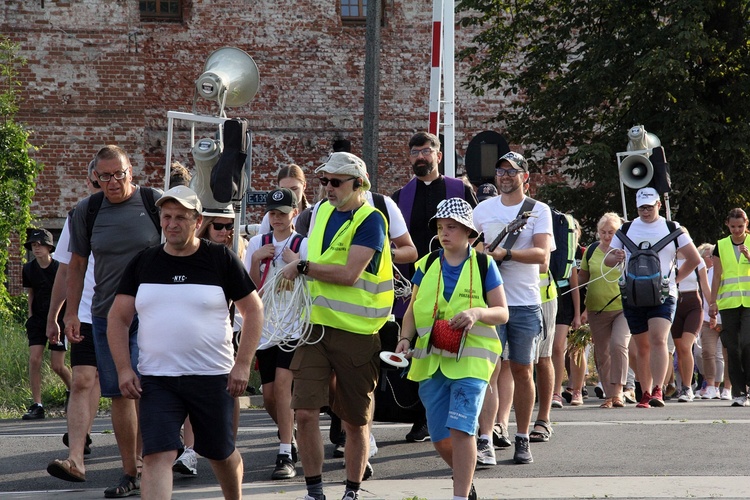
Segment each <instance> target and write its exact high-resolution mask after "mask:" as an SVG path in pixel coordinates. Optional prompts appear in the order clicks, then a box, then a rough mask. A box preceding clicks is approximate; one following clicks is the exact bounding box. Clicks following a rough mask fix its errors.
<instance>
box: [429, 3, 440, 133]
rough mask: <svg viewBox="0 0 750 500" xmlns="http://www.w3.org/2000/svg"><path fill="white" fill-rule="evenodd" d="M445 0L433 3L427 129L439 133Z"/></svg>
mask: <svg viewBox="0 0 750 500" xmlns="http://www.w3.org/2000/svg"><path fill="white" fill-rule="evenodd" d="M442 43H443V0H433V4H432V57H431V58H430V61H431V65H432V69H431V71H430V118H429V126H428V128H427V130H428V131H429V132H430V133H431V134H435V135H438V133H439V129H440V83H441V82H440V79H441V77H442V71H441V70H442V67H441V65H442V62H443V55H442V48H443V47H442Z"/></svg>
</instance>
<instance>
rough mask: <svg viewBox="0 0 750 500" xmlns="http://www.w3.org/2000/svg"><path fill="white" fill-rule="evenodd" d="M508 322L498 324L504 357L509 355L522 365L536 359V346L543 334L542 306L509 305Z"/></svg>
mask: <svg viewBox="0 0 750 500" xmlns="http://www.w3.org/2000/svg"><path fill="white" fill-rule="evenodd" d="M508 312H509V313H510V316H509V318H508V322H507V323H505V324H504V325H498V326H497V335H498V337H500V342H502V344H503V359H506V357H505V354H506V351H507V354H508V357H507V359H510V360H511V361H513V362H515V363H518V364H520V365H530V364H532V363H533V362H534V361H535V360H536V347H537V343H538V342H539V340H540V336H541V334H542V306H540V305H539V304H536V305H533V306H508Z"/></svg>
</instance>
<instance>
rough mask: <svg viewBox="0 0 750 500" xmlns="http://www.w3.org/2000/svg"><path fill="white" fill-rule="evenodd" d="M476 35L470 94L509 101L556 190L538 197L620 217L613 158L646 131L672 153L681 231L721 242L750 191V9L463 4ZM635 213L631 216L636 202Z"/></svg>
mask: <svg viewBox="0 0 750 500" xmlns="http://www.w3.org/2000/svg"><path fill="white" fill-rule="evenodd" d="M458 9H459V11H460V12H461V13H462V14H460V15H459V17H460V18H461V21H460V22H461V24H462V25H463V26H472V27H474V29H476V30H477V31H478V34H477V35H476V36H475V37H474V39H473V43H472V45H471V46H470V47H467V48H465V49H464V50H462V52H461V57H462V58H464V59H466V60H468V61H470V63H471V71H470V75H469V78H468V83H467V85H468V87H469V88H470V89H471V90H472V91H473V92H474V93H476V94H478V95H483V94H484V93H485V92H489V91H492V92H500V93H502V94H503V95H505V96H507V97H508V98H510V99H512V104H511V105H509V106H508V107H507V108H506V109H502V110H499V112H498V115H497V120H498V121H500V122H503V123H504V125H505V127H506V136H507V137H508V139H509V141H510V142H513V143H515V144H519V145H521V146H524V147H525V148H526V149H525V151H523V152H524V153H525V154H526V155H527V156H528V157H531V158H532V164H535V165H536V167H538V168H539V169H540V171H542V172H544V173H547V174H549V175H550V176H551V179H552V180H557V181H559V179H560V177H559V176H560V174H564V175H565V176H567V177H568V179H567V180H568V181H569V182H567V183H565V184H560V183H559V182H557V183H556V182H551V183H549V184H548V185H546V186H545V187H544V188H543V189H542V190H541V192H540V195H539V198H541V199H546V200H549V201H550V202H551V203H553V204H554V205H555V206H556V207H557V208H560V209H565V210H572V211H573V212H574V214H575V215H576V216H577V217H579V218H581V219H583V220H584V221H585V222H587V223H588V226H589V228H591V226H592V223H593V222H594V221H595V220H597V219H598V217H599V216H600V215H601V214H602V213H603V212H604V211H608V210H612V211H615V212H618V213H622V202H621V197H620V187H619V176H618V173H617V159H616V156H615V153H617V152H621V151H625V149H626V145H627V131H628V129H629V128H630V127H632V126H633V125H641V124H642V125H644V126H645V127H646V129H647V130H648V131H649V132H652V133H655V134H656V135H657V136H658V137H659V138H660V140H661V143H662V145H663V146H664V147H665V150H666V155H667V160H668V161H669V164H670V167H671V178H672V189H673V191H672V192H671V193H670V203H671V207H672V212H673V213H674V215H675V217H674V218H675V219H676V220H678V221H682V222H684V223H685V225H686V226H687V227H688V228H689V229H690V230H691V233H692V235H693V237H694V239H695V240H696V241H697V242H701V241H716V239H717V238H719V237H720V236H721V235H722V234H725V231H724V227H723V221H724V217H725V216H726V213H727V212H728V211H729V209H730V208H732V207H742V208H746V207H747V201H748V197H749V196H750V193H749V192H748V185H749V184H748V182H749V181H750V168H749V167H750V155H749V153H748V144H749V143H750V129H749V127H750V51H749V45H748V38H749V37H748V30H749V26H750V25H749V24H748V2H747V1H737V0H734V1H733V0H726V1H719V0H663V1H661V2H650V1H646V0H609V1H593V0H564V1H560V0H552V1H541V2H540V1H533V0H515V1H512V2H511V1H503V0H460V1H459V4H458ZM626 195H627V203H628V215H629V217H630V218H633V217H634V216H635V207H634V200H633V193H632V191H630V190H628V192H627V193H626Z"/></svg>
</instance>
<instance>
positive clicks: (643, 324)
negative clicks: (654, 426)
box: [604, 187, 700, 408]
mask: <svg viewBox="0 0 750 500" xmlns="http://www.w3.org/2000/svg"><path fill="white" fill-rule="evenodd" d="M635 201H636V204H637V206H638V216H639V217H638V218H637V219H635V220H634V221H632V222H631V223H630V225H629V227H627V228H625V227H623V229H624V231H623V232H624V233H625V235H626V236H627V237H628V238H629V239H630V240H632V241H633V243H635V244H636V245H637V246H639V247H640V244H641V243H642V242H648V243H650V244H651V245H654V244H655V243H657V242H658V241H659V240H661V239H662V238H664V237H665V236H667V235H668V234H670V233H671V232H672V229H670V227H669V225H668V222H667V221H666V219H664V217H662V216H660V215H659V208H661V201H660V199H659V193H657V192H656V190H655V189H654V188H650V187H645V188H642V189H639V190H638V192H637V193H636V195H635ZM673 224H674V226H675V228H678V227H679V224H677V223H676V222H674V223H673ZM623 229H621V231H622V230H623ZM676 242H677V244H676V245H675V244H673V243H672V242H670V243H669V244H668V245H666V246H665V247H664V248H662V249H661V251H659V262H660V265H661V275H662V276H668V277H669V297H667V298H666V299H665V300H664V302H663V303H662V304H660V305H657V306H652V307H635V306H633V305H629V304H628V300H627V297H625V298H624V299H623V301H622V308H623V313H624V314H625V319H626V320H627V321H628V326H629V327H630V333H631V334H632V335H633V339H634V340H635V345H636V349H637V356H638V358H637V359H638V363H637V370H636V371H637V373H636V375H637V378H638V381H639V382H640V383H641V388H642V389H643V396H642V397H641V400H640V402H639V403H638V404H637V407H638V408H649V407H662V406H664V396H663V393H662V388H661V385H660V384H662V383H663V382H664V379H665V378H666V375H667V369H668V367H669V351H668V349H667V337H668V336H669V329H670V327H671V326H672V320H673V319H674V312H675V309H676V307H677V306H676V304H677V300H676V297H677V283H679V282H680V281H681V280H682V279H683V278H684V277H685V276H687V275H689V274H690V273H692V272H693V270H694V269H695V268H696V267H697V266H698V264H699V263H700V255H699V254H698V250H697V249H696V248H695V245H694V244H693V240H692V239H691V238H690V236H689V235H687V234H685V233H683V234H681V235H680V236H678V237H677V239H676ZM611 246H612V248H613V251H612V252H611V253H610V254H609V255H607V257H606V258H605V260H604V263H605V264H606V265H607V266H613V265H615V264H617V263H620V262H627V260H628V259H630V251H629V250H628V249H627V248H626V247H625V245H624V244H623V242H622V240H621V239H620V237H619V236H618V235H615V237H614V238H613V239H612V245H611ZM678 248H679V249H681V250H682V254H683V255H684V257H685V263H684V264H683V265H682V266H681V267H680V268H679V269H673V268H674V267H675V264H674V262H675V255H676V253H677V249H678ZM652 388H653V389H652Z"/></svg>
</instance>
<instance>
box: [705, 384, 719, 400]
mask: <svg viewBox="0 0 750 500" xmlns="http://www.w3.org/2000/svg"><path fill="white" fill-rule="evenodd" d="M703 399H719V391H718V389H716V387H715V386H713V385H709V386H708V387H706V390H705V391H703Z"/></svg>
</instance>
